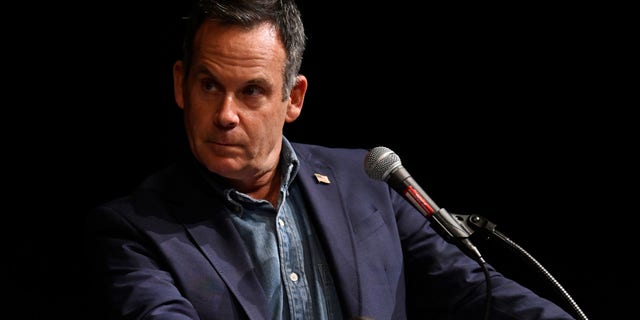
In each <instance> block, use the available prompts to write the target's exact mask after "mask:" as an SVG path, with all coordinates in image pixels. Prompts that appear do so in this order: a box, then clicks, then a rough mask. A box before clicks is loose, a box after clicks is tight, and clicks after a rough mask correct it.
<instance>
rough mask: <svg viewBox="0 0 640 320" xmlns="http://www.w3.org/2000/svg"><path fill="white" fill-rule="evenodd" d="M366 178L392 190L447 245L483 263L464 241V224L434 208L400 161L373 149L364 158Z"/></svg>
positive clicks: (468, 232)
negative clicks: (409, 204)
mask: <svg viewBox="0 0 640 320" xmlns="http://www.w3.org/2000/svg"><path fill="white" fill-rule="evenodd" d="M365 171H366V172H367V175H369V177H371V178H373V179H376V180H382V181H385V182H387V183H388V184H389V185H390V186H391V188H392V189H394V190H395V191H396V192H398V193H399V194H401V195H402V196H403V197H404V198H405V199H406V200H408V201H409V202H410V203H411V204H412V205H413V206H414V207H415V208H416V209H418V211H420V213H422V214H423V215H424V216H425V217H426V218H427V219H428V220H429V221H430V222H431V224H432V226H433V227H434V229H435V230H436V231H437V232H438V233H439V234H440V235H441V236H442V237H443V238H444V239H445V240H447V241H448V242H451V243H454V244H456V245H458V247H460V248H461V249H462V250H463V251H464V252H465V253H466V254H467V255H469V256H470V257H472V258H474V259H476V260H478V261H481V262H483V258H482V255H481V254H480V252H479V251H478V249H477V248H476V247H475V246H474V245H473V244H472V243H471V241H470V240H469V239H468V238H469V236H470V235H471V234H472V233H473V231H472V230H470V229H469V228H468V227H467V226H466V225H465V224H462V223H460V222H459V221H458V220H457V219H456V218H455V217H454V216H452V215H451V214H449V212H447V210H445V209H444V208H440V207H438V205H437V204H436V203H435V202H434V201H433V200H432V199H431V198H430V197H429V196H428V195H427V193H426V192H425V191H424V190H423V189H422V188H421V187H420V185H419V184H418V183H417V182H416V181H415V180H414V179H413V178H412V177H411V175H410V174H409V172H408V171H407V170H406V169H405V168H404V167H403V166H402V162H401V161H400V158H399V157H398V156H397V155H396V154H395V153H394V152H393V151H391V150H390V149H388V148H386V147H375V148H373V149H371V151H369V153H368V154H367V157H366V158H365Z"/></svg>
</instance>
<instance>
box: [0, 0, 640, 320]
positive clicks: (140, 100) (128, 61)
mask: <svg viewBox="0 0 640 320" xmlns="http://www.w3.org/2000/svg"><path fill="white" fill-rule="evenodd" d="M184 8H185V6H184V5H183V4H180V2H179V1H169V2H164V3H162V4H157V3H153V2H147V3H145V2H143V3H141V4H136V5H135V6H132V4H130V3H126V2H117V1H115V2H109V3H78V4H74V3H67V4H59V3H43V4H37V3H29V4H28V6H27V7H25V8H17V7H16V8H13V9H12V10H11V12H12V14H13V15H14V17H15V18H16V20H15V21H13V22H11V23H10V24H8V25H6V26H5V28H3V29H4V31H3V33H6V34H5V35H4V37H3V39H4V46H3V47H4V49H3V51H4V57H5V61H4V62H5V73H4V75H5V85H4V89H3V91H4V93H5V99H4V100H5V108H4V112H3V114H4V116H3V119H4V123H5V126H4V130H3V131H4V134H3V137H4V139H5V144H4V145H5V147H6V149H5V150H6V152H5V157H4V168H5V179H4V182H5V190H8V191H5V197H6V201H5V203H6V208H5V213H4V217H5V223H4V224H3V226H4V229H5V230H4V233H3V238H4V240H3V244H4V247H5V252H8V253H9V255H8V256H7V255H5V258H4V259H3V267H4V268H6V269H5V272H4V278H5V281H6V283H8V287H6V286H5V289H6V288H8V289H7V291H5V295H9V296H11V298H15V303H13V301H12V300H10V301H11V304H10V305H9V307H11V308H13V309H14V310H16V314H18V315H19V316H17V317H16V318H20V319H27V318H29V319H31V318H32V319H43V318H48V317H53V316H61V317H63V318H65V319H70V318H82V319H91V318H94V317H93V314H92V310H90V307H89V306H88V303H87V299H86V297H87V293H88V291H87V286H86V283H87V279H86V269H85V265H84V260H83V259H84V255H83V251H84V242H83V240H82V237H83V222H84V220H83V219H84V216H85V215H86V213H87V212H88V210H89V209H90V208H91V207H93V206H95V205H97V204H98V203H100V202H102V201H106V200H108V199H110V198H113V197H116V196H119V195H123V194H126V193H127V192H128V191H129V190H131V188H133V187H134V186H135V185H136V184H138V183H139V182H140V181H141V179H143V177H144V176H146V175H147V174H149V173H151V172H153V171H155V170H157V169H159V168H161V167H163V166H164V165H166V164H167V163H169V162H170V161H171V160H172V159H173V158H174V157H175V154H176V152H177V151H178V149H179V148H180V144H181V141H182V140H181V139H182V131H181V127H180V126H181V122H180V111H179V109H178V107H177V106H176V105H175V104H174V101H173V92H172V83H171V81H172V79H171V65H172V64H173V62H174V60H175V59H176V58H177V57H178V51H179V50H178V49H179V30H180V17H181V15H182V14H184ZM301 9H302V11H303V18H304V20H305V23H306V28H307V34H308V38H309V41H308V47H307V51H306V54H305V61H304V62H303V70H302V73H303V74H305V75H306V76H307V77H308V78H309V89H308V93H307V97H306V100H305V105H304V109H303V113H302V116H301V117H300V118H299V119H298V121H297V122H295V123H293V124H291V125H290V126H288V127H287V128H286V130H285V134H286V135H287V137H288V138H289V139H291V140H294V141H301V142H309V143H319V144H325V145H329V146H336V147H362V148H372V147H375V146H379V145H382V146H386V147H388V148H390V149H392V150H394V151H395V152H396V153H397V154H398V155H399V156H400V157H401V159H402V162H403V164H404V166H405V168H407V169H408V170H409V172H411V173H412V175H413V177H414V178H415V179H416V180H417V181H418V182H419V183H420V184H421V186H422V187H423V189H425V191H426V192H427V193H428V194H429V195H430V196H431V197H432V198H433V200H434V201H435V202H436V203H438V204H439V205H440V206H441V207H444V208H446V209H447V210H448V211H450V212H454V213H466V214H479V215H482V216H484V217H486V218H488V219H489V220H491V221H492V222H494V223H496V224H497V225H498V230H499V231H501V232H502V233H504V234H506V235H507V236H508V237H509V238H510V239H512V240H513V241H515V242H516V243H517V244H519V245H520V246H522V247H523V248H524V249H525V250H527V251H528V252H529V253H530V254H531V255H532V256H533V257H535V258H536V259H537V260H538V261H539V262H540V263H541V264H542V265H543V266H544V267H545V268H546V269H547V270H548V271H549V272H550V273H551V274H552V275H553V276H554V277H555V278H556V279H557V280H558V281H559V283H560V284H561V285H562V286H563V287H564V288H565V289H566V290H567V292H568V293H569V294H570V295H571V296H572V297H573V298H574V300H575V301H576V302H577V304H578V305H579V306H580V307H581V308H582V310H583V311H584V312H585V313H586V315H587V316H589V317H590V318H591V319H616V318H617V319H619V318H622V317H621V316H619V315H622V314H628V312H629V311H628V310H625V309H629V308H630V305H628V304H627V303H626V302H623V301H626V300H625V299H624V297H625V296H626V293H625V292H627V291H628V290H630V289H632V288H635V287H637V280H636V278H635V277H634V274H635V273H633V272H632V270H631V269H632V268H631V267H630V266H631V265H632V263H631V262H629V261H631V260H632V259H635V257H634V255H635V252H636V251H637V249H636V251H633V250H631V249H630V248H631V246H630V241H631V240H630V239H631V238H632V235H633V234H634V233H633V228H634V223H635V215H636V212H637V210H636V208H635V207H634V206H631V200H632V199H634V198H635V197H636V196H635V190H636V188H637V187H636V182H635V176H636V173H635V171H636V169H635V167H634V165H635V162H634V160H632V159H633V156H634V155H635V152H636V149H637V138H635V136H634V131H636V125H637V124H636V122H637V117H636V116H635V115H634V112H633V109H634V108H637V99H635V97H632V96H631V93H632V91H631V90H632V89H634V91H633V92H636V91H637V84H635V85H632V83H633V79H635V80H637V73H634V72H632V69H631V67H632V63H631V61H632V59H629V57H631V56H632V55H631V54H630V50H631V49H632V46H631V45H632V44H633V41H630V39H629V38H627V35H626V34H627V30H628V25H627V24H628V20H627V19H625V16H626V15H624V12H625V9H624V8H600V7H590V6H588V5H587V4H576V5H575V6H574V5H565V6H564V7H560V6H557V5H555V6H551V5H544V6H542V5H537V4H526V3H523V4H517V5H515V4H507V5H504V4H502V5H497V4H492V5H487V4H483V5H482V6H480V5H469V4H460V3H454V4H450V5H441V4H440V5H430V4H421V5H420V6H418V5H417V4H415V5H411V6H404V4H400V7H393V6H391V5H389V4H374V3H373V2H362V3H359V2H354V3H350V4H349V6H348V7H346V6H344V5H343V4H342V3H341V2H329V1H307V2H306V3H301ZM636 40H637V37H636ZM476 245H477V246H478V247H479V248H480V250H481V251H482V252H483V253H484V254H485V255H486V257H487V260H488V261H489V262H490V263H493V264H494V265H495V266H496V267H497V268H498V269H499V270H500V271H502V272H503V273H505V274H507V275H509V276H511V277H513V278H515V279H517V280H518V281H519V282H521V283H523V284H525V285H527V286H529V287H530V288H532V289H533V290H534V291H536V292H538V293H540V294H541V295H543V296H545V297H548V298H549V299H551V300H554V301H556V302H557V303H559V304H560V305H562V306H563V307H565V308H567V309H570V308H569V307H568V305H567V304H566V302H565V301H564V300H562V297H560V295H558V294H557V292H556V291H554V289H553V287H552V285H551V284H550V283H549V282H548V281H547V280H545V279H544V278H543V277H542V276H541V275H540V273H538V271H536V270H535V268H534V267H533V266H531V265H529V264H527V263H526V262H524V260H523V259H522V258H521V257H520V256H518V255H517V254H516V253H515V252H513V251H510V250H508V249H505V246H502V245H501V244H500V243H499V242H498V240H496V239H488V240H487V239H478V241H477V242H476ZM570 311H571V310H570Z"/></svg>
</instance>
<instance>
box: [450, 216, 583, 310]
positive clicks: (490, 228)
mask: <svg viewBox="0 0 640 320" xmlns="http://www.w3.org/2000/svg"><path fill="white" fill-rule="evenodd" d="M450 214H451V215H452V216H453V217H455V218H456V219H457V220H458V221H459V222H460V223H462V225H463V226H466V227H467V229H470V230H472V231H471V233H472V234H473V233H474V232H475V231H481V232H482V233H485V234H488V235H490V236H495V237H497V238H498V239H500V240H502V241H503V243H505V244H507V245H509V246H510V248H512V249H515V251H516V252H517V253H519V254H521V255H522V256H523V257H524V258H526V260H528V261H530V262H532V263H533V264H534V265H535V267H536V268H537V270H538V271H539V272H541V273H542V275H544V276H545V278H546V279H547V280H549V281H550V282H551V284H553V286H554V288H555V289H557V290H558V291H559V292H560V294H561V295H562V297H563V298H564V299H566V300H567V301H568V303H569V305H571V307H572V308H573V310H574V311H575V312H576V313H577V314H578V315H579V317H580V319H583V320H588V319H587V316H586V315H585V314H584V312H582V310H581V309H580V307H579V306H578V304H577V303H576V302H575V301H574V300H573V298H572V297H571V295H569V293H568V292H567V291H566V290H565V289H564V288H563V287H562V285H561V284H560V283H559V282H558V281H557V280H556V279H555V278H554V277H553V276H552V275H551V273H549V271H547V269H545V267H543V266H542V264H540V262H538V261H537V260H536V259H535V258H534V257H533V256H532V255H531V254H529V253H528V252H527V251H526V250H524V249H523V248H522V247H520V246H519V245H518V244H517V243H515V242H514V241H512V240H511V239H509V238H508V237H507V236H505V235H504V234H503V233H501V232H500V231H498V230H496V224H494V223H493V222H491V221H489V220H487V219H486V218H484V217H482V216H479V215H476V214H471V215H464V214H456V213H450Z"/></svg>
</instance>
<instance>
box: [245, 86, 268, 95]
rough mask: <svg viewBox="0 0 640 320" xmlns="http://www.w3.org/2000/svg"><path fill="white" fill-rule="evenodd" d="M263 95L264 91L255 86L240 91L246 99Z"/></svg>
mask: <svg viewBox="0 0 640 320" xmlns="http://www.w3.org/2000/svg"><path fill="white" fill-rule="evenodd" d="M264 93H265V90H264V89H263V88H262V87H260V86H257V85H249V86H246V87H245V88H244V89H243V90H242V94H243V95H245V96H248V97H257V96H260V95H264Z"/></svg>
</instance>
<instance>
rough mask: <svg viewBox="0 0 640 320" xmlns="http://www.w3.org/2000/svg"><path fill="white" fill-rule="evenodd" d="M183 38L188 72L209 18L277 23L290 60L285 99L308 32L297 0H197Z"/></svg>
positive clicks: (246, 23)
mask: <svg viewBox="0 0 640 320" xmlns="http://www.w3.org/2000/svg"><path fill="white" fill-rule="evenodd" d="M186 19H187V21H186V26H185V33H184V39H183V45H182V50H183V58H182V59H183V62H184V66H185V68H184V69H185V71H184V72H185V76H188V74H189V69H190V68H191V63H192V57H193V41H194V38H195V34H196V32H197V31H198V29H199V28H200V26H201V25H202V23H203V22H205V21H216V22H218V23H221V24H226V25H239V26H243V27H253V26H256V25H258V24H261V23H264V22H267V23H270V24H272V25H273V26H275V28H276V31H277V32H278V35H279V37H280V40H281V41H282V43H283V44H284V48H285V51H286V52H285V53H286V59H287V60H286V63H285V66H284V70H282V72H283V78H284V84H283V88H282V89H283V90H282V91H283V94H284V96H283V99H286V98H287V97H288V96H289V92H290V90H291V88H292V87H293V86H294V84H295V78H296V76H297V75H298V73H299V72H300V65H301V64H302V56H303V53H304V49H305V45H306V35H305V32H304V25H303V23H302V17H301V14H300V11H299V9H298V7H297V5H296V3H295V1H294V0H253V1H252V0H195V3H194V5H193V7H192V9H191V12H190V15H189V16H187V17H186Z"/></svg>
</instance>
